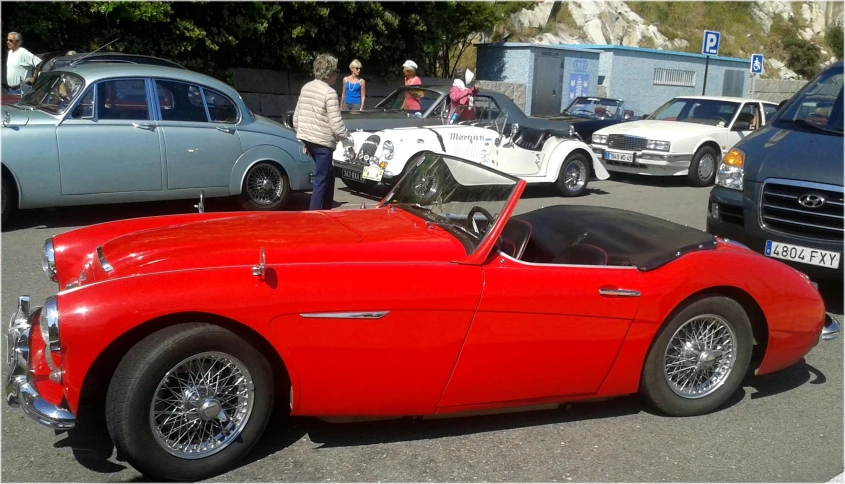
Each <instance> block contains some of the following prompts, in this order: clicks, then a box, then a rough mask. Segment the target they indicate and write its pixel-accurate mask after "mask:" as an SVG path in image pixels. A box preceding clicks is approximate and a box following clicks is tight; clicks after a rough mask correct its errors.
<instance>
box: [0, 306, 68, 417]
mask: <svg viewBox="0 0 845 484" xmlns="http://www.w3.org/2000/svg"><path fill="white" fill-rule="evenodd" d="M29 307H30V300H29V296H21V297H19V298H18V309H17V311H15V313H14V314H13V315H12V321H11V323H10V324H9V330H8V332H7V334H6V339H7V351H8V353H7V355H8V356H7V364H8V366H9V380H8V382H7V383H6V393H7V395H8V396H7V397H6V401H7V402H8V404H9V405H11V406H13V407H17V406H20V407H21V409H22V410H23V412H24V413H25V414H27V415H29V416H30V417H32V418H33V419H34V420H35V421H36V422H38V423H40V424H42V425H46V426H47V427H50V428H52V429H56V430H67V429H72V428H73V427H74V426H75V425H76V417H75V416H74V415H73V414H72V413H70V411H69V410H67V409H65V408H62V407H61V406H59V405H53V404H52V403H50V402H48V401H47V400H44V399H43V398H41V395H39V394H38V391H37V390H36V389H35V386H34V385H33V384H32V381H31V379H30V377H31V374H30V371H29V357H30V352H29V344H30V343H29V335H30V330H31V328H32V324H33V319H34V318H35V317H36V316H38V315H39V313H40V311H41V308H36V310H35V311H33V312H31V313H30V311H29Z"/></svg>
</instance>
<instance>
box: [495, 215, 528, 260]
mask: <svg viewBox="0 0 845 484" xmlns="http://www.w3.org/2000/svg"><path fill="white" fill-rule="evenodd" d="M530 238H531V224H530V223H528V222H526V221H524V220H519V219H510V220H508V223H507V224H505V227H504V228H503V229H502V235H501V244H500V249H501V251H502V253H504V254H507V255H508V256H510V257H513V258H514V259H517V260H519V259H520V257H522V254H523V253H524V252H525V247H526V246H527V245H528V239H530Z"/></svg>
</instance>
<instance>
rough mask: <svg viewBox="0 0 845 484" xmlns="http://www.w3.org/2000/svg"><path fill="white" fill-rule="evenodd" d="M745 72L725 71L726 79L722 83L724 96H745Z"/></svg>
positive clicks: (736, 70)
mask: <svg viewBox="0 0 845 484" xmlns="http://www.w3.org/2000/svg"><path fill="white" fill-rule="evenodd" d="M746 75H747V73H746V72H745V71H740V70H738V69H725V77H724V80H723V81H722V96H734V97H744V96H745V76H746Z"/></svg>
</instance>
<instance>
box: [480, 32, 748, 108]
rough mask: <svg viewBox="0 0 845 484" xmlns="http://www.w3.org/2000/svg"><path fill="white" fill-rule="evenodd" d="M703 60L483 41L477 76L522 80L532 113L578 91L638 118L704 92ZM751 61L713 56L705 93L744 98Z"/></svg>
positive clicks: (623, 49)
mask: <svg viewBox="0 0 845 484" xmlns="http://www.w3.org/2000/svg"><path fill="white" fill-rule="evenodd" d="M597 57H598V59H597ZM558 59H560V61H558ZM705 61H706V58H705V56H704V55H701V54H691V53H687V52H675V51H668V50H657V49H646V48H640V47H628V46H622V45H577V47H574V46H560V45H557V46H553V45H538V44H518V43H508V42H506V43H498V44H481V45H479V46H478V57H477V60H476V66H477V70H478V78H479V79H485V80H490V81H505V82H515V83H524V84H525V85H526V95H527V98H528V99H527V104H528V106H526V107H527V108H528V110H527V111H526V113H528V114H549V113H551V112H553V110H554V109H555V108H556V107H558V106H560V108H563V107H566V105H568V104H569V101H568V100H569V99H571V98H572V97H574V95H590V96H597V95H600V96H606V97H612V98H617V99H622V100H624V101H625V108H626V109H630V110H633V111H634V114H636V115H638V116H639V115H642V114H647V113H650V112H652V111H654V110H655V109H656V108H658V107H660V105H662V104H663V103H665V102H666V101H668V100H669V99H671V98H672V97H675V96H690V95H701V94H702V90H703V89H704V70H705ZM750 64H751V60H750V59H737V58H733V57H715V56H711V57H710V61H709V67H708V68H707V86H706V92H705V94H707V95H710V96H745V95H746V93H747V92H748V82H749V81H748V80H749V69H750ZM578 68H580V69H581V70H578ZM553 72H557V73H558V76H557V79H556V80H555V79H554V77H555V76H554V75H553V74H552V73H553ZM579 86H580V87H579ZM585 90H586V92H584V91H585ZM550 93H555V95H552V96H550ZM560 93H563V96H562V97H561V96H560ZM582 93H583V94H582ZM555 96H556V97H555ZM557 112H560V109H558V110H557Z"/></svg>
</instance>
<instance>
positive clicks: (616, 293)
mask: <svg viewBox="0 0 845 484" xmlns="http://www.w3.org/2000/svg"><path fill="white" fill-rule="evenodd" d="M599 295H600V296H611V297H640V291H635V290H633V289H607V288H599Z"/></svg>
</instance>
